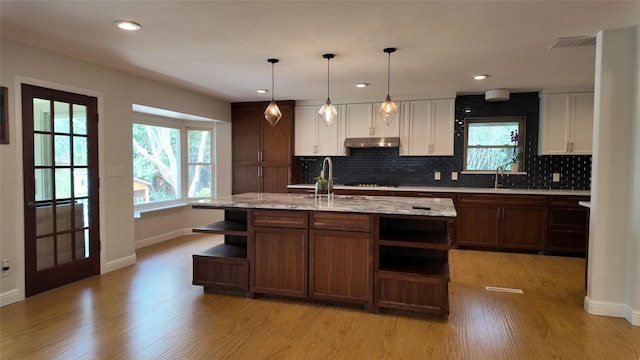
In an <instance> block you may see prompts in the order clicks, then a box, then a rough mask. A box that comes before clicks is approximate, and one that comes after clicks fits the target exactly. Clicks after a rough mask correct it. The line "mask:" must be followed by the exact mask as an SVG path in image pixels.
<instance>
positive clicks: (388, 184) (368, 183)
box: [344, 182, 398, 187]
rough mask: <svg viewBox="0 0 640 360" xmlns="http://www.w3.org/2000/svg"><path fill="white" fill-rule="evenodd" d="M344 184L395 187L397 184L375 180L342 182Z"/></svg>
mask: <svg viewBox="0 0 640 360" xmlns="http://www.w3.org/2000/svg"><path fill="white" fill-rule="evenodd" d="M344 185H345V186H358V187H397V186H398V185H397V184H390V183H376V182H358V183H356V182H353V183H346V184H344Z"/></svg>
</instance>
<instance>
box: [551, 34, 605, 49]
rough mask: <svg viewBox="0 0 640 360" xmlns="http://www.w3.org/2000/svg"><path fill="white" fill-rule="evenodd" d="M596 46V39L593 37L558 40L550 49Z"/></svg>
mask: <svg viewBox="0 0 640 360" xmlns="http://www.w3.org/2000/svg"><path fill="white" fill-rule="evenodd" d="M595 44H596V38H595V37H593V36H576V37H564V38H557V39H556V40H555V41H554V42H553V43H552V44H551V45H549V49H560V48H568V47H578V46H593V45H595Z"/></svg>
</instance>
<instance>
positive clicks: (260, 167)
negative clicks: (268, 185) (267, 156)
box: [258, 166, 262, 178]
mask: <svg viewBox="0 0 640 360" xmlns="http://www.w3.org/2000/svg"><path fill="white" fill-rule="evenodd" d="M261 177H262V166H258V178H261Z"/></svg>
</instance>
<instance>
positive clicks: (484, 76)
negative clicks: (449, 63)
mask: <svg viewBox="0 0 640 360" xmlns="http://www.w3.org/2000/svg"><path fill="white" fill-rule="evenodd" d="M488 76H489V75H484V74H480V75H475V76H474V77H473V79H474V80H484V79H486V78H487V77H488Z"/></svg>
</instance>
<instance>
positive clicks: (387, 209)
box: [190, 193, 457, 217]
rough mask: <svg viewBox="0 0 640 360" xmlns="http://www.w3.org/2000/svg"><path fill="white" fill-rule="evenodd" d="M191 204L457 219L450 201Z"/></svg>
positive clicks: (342, 198)
mask: <svg viewBox="0 0 640 360" xmlns="http://www.w3.org/2000/svg"><path fill="white" fill-rule="evenodd" d="M190 204H191V205H192V207H193V208H199V209H226V208H242V209H278V210H307V211H335V212H350V213H365V214H396V215H424V216H444V217H455V216H457V213H456V209H455V207H454V206H453V201H452V200H451V199H446V198H423V197H396V196H364V195H362V196H361V195H334V196H333V199H331V200H329V199H328V198H327V196H326V195H325V196H322V197H319V198H316V197H314V196H313V195H307V194H287V193H244V194H236V195H231V196H227V197H220V198H217V199H213V200H207V201H197V202H192V203H190ZM415 207H419V208H423V209H419V208H415ZM427 209H428V210H427Z"/></svg>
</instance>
